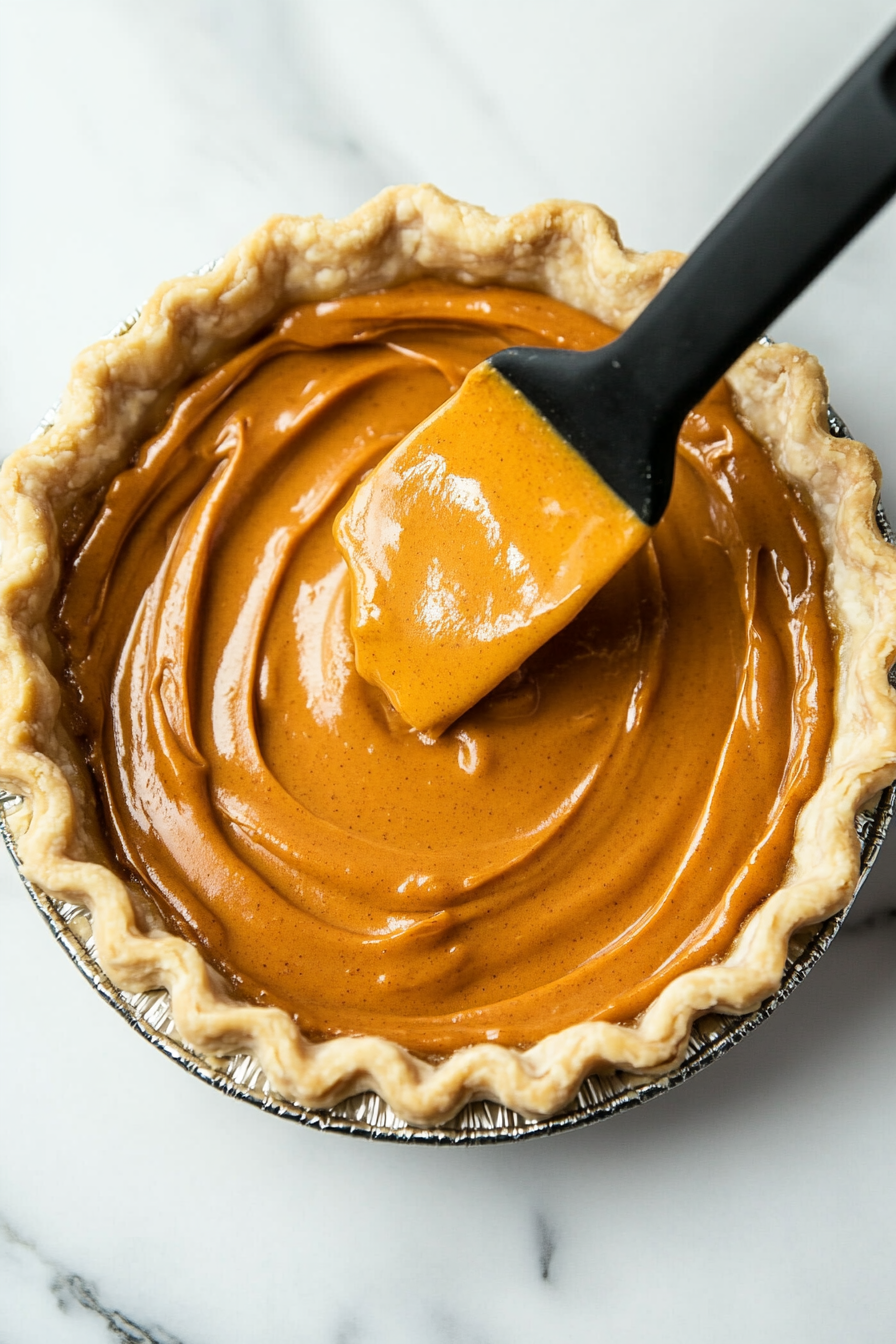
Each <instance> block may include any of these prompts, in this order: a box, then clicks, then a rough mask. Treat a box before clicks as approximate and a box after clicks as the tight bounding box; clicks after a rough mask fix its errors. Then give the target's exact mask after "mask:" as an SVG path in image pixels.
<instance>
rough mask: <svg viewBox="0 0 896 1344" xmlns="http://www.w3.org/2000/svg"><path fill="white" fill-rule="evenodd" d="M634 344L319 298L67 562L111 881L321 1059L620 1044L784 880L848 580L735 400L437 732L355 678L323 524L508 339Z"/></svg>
mask: <svg viewBox="0 0 896 1344" xmlns="http://www.w3.org/2000/svg"><path fill="white" fill-rule="evenodd" d="M613 335H614V333H613V332H612V330H610V329H609V328H607V327H605V326H603V325H601V324H600V323H599V322H596V321H595V320H594V319H592V318H589V317H587V316H585V315H584V314H582V313H579V312H576V311H575V310H573V309H571V308H569V307H567V306H566V305H564V304H562V303H559V302H556V301H554V300H552V299H549V298H545V297H543V296H540V295H536V294H530V293H524V292H521V291H517V290H512V289H503V288H487V289H475V290H470V289H466V288H461V287H456V286H453V285H448V284H442V283H437V282H432V281H427V282H420V283H417V284H411V285H405V286H403V287H401V288H398V289H395V290H391V291H388V292H385V293H381V294H374V295H365V296H361V297H354V298H346V299H342V300H338V301H335V302H328V303H321V304H305V305H301V306H299V307H297V308H295V309H293V310H292V311H290V312H289V313H287V314H286V316H285V317H284V318H282V319H281V320H280V321H279V322H278V323H277V324H276V326H275V327H274V329H273V330H272V331H271V332H270V333H269V334H266V335H264V336H262V337H261V338H259V339H258V340H257V341H256V342H255V343H254V344H253V345H251V346H250V347H248V348H247V349H246V350H244V351H243V352H242V353H240V354H238V355H237V356H235V357H234V358H233V359H231V360H229V361H228V362H227V363H225V364H223V365H222V366H221V367H219V368H217V369H215V370H213V371H212V372H211V373H209V374H208V375H207V376H205V377H203V378H200V379H199V380H198V381H196V382H195V383H194V384H193V385H192V386H190V387H189V388H188V389H187V390H186V391H185V392H184V393H183V394H182V395H181V396H180V397H179V398H178V400H177V403H176V404H175V407H174V410H173V412H172V414H171V417H170V419H169V421H168V423H167V425H166V426H165V428H164V429H163V430H162V432H161V433H160V434H159V435H158V436H156V437H155V438H154V439H152V440H151V441H150V442H148V443H146V444H145V445H144V447H143V448H142V449H141V451H140V453H139V455H138V457H137V459H136V461H135V463H134V465H133V466H131V467H130V468H129V469H128V470H126V471H124V472H122V473H121V475H119V476H118V477H117V478H116V479H115V480H114V481H113V482H112V484H111V485H110V487H109V489H108V490H107V492H106V495H105V498H104V500H103V502H102V505H101V507H100V509H99V512H98V515H97V517H96V519H95V521H94V523H93V526H92V528H91V529H90V531H89V533H88V534H87V536H86V539H85V540H83V542H82V543H81V545H80V547H79V548H78V550H77V551H76V553H75V554H74V556H73V558H72V560H71V563H70V565H69V568H68V572H67V578H66V580H65V584H64V588H63V593H62V599H61V605H60V609H59V617H58V623H57V629H58V632H59V635H60V638H61V640H62V642H63V645H64V647H65V650H66V657H67V665H68V681H69V690H70V693H69V696H68V701H69V706H68V711H67V712H68V714H69V717H70V720H71V724H72V726H73V727H74V729H75V730H76V731H77V732H78V733H79V734H80V735H81V736H82V737H83V738H84V739H85V740H86V743H87V750H88V753H89V759H90V763H91V766H92V769H93V772H94V776H95V779H96V783H97V788H98V792H99V796H100V800H101V805H102V812H103V815H104V819H105V826H106V830H107V833H108V839H109V842H110V845H111V847H112V849H113V850H114V853H115V856H116V858H117V860H118V862H119V863H120V864H121V865H122V866H123V867H124V868H125V869H126V870H127V871H129V872H130V873H132V874H134V875H136V876H137V878H138V879H139V880H140V882H141V883H142V885H143V886H144V887H145V889H146V891H147V892H148V893H149V894H150V895H151V896H152V898H153V899H154V901H155V902H156V904H157V905H158V907H159V909H160V910H161V911H162V913H163V915H164V917H165V919H166V921H167V923H168V924H169V925H170V927H172V928H173V929H175V930H177V931H178V932H180V933H182V934H184V935H185V936H186V937H188V938H190V939H192V940H193V941H194V942H195V943H197V944H198V945H199V946H200V947H201V948H202V949H203V951H204V952H205V954H206V956H207V957H208V959H209V960H210V961H211V962H212V963H213V964H214V965H216V966H217V967H218V968H219V969H220V970H221V971H222V972H223V973H224V975H225V976H226V977H227V979H228V980H229V981H230V983H231V984H232V985H233V987H234V988H235V990H236V991H237V992H238V993H239V994H241V995H242V996H244V997H246V998H248V999H250V1000H253V1001H256V1002H259V1003H266V1004H278V1005H280V1006H281V1007H283V1008H285V1009H287V1010H288V1011H289V1012H291V1013H293V1014H294V1015H295V1017H296V1019H297V1020H298V1022H299V1024H300V1025H301V1027H302V1028H303V1029H304V1030H305V1031H306V1032H308V1033H309V1034H310V1035H311V1036H312V1037H315V1038H321V1037H326V1036H332V1035H339V1034H345V1033H375V1034H378V1035H383V1036H387V1037H389V1038H391V1039H392V1040H394V1041H398V1042H400V1043H402V1044H404V1045H406V1046H408V1047H409V1048H411V1049H412V1050H415V1051H418V1052H420V1053H423V1054H427V1055H437V1054H441V1053H444V1052H447V1051H450V1050H452V1049H455V1048H457V1047H459V1046H463V1045H466V1044H469V1043H471V1042H477V1041H484V1040H492V1041H499V1042H501V1043H504V1044H508V1045H526V1044H529V1043H531V1042H533V1041H536V1040H538V1039H540V1038H542V1037H544V1036H546V1035H548V1034H549V1033H551V1032H553V1031H556V1030H559V1029H561V1028H563V1027H566V1026H569V1025H571V1024H573V1023H576V1022H580V1021H584V1020H586V1019H589V1018H591V1019H593V1018H607V1019H611V1020H618V1021H625V1020H629V1019H631V1018H633V1017H635V1016H636V1015H637V1014H638V1013H639V1012H641V1011H642V1010H643V1009H644V1008H645V1007H646V1006H647V1004H648V1003H649V1002H650V1001H651V999H652V998H653V997H654V996H655V995H656V993H657V991H658V990H659V989H660V988H661V987H662V986H663V985H665V984H666V983H668V982H669V980H671V979H672V978H673V977H674V976H675V975H677V974H679V973H680V972H682V971H684V970H687V969H689V968H692V967H695V966H699V965H702V964H705V963H706V962H708V961H710V960H712V959H713V958H717V957H719V956H721V955H723V954H724V953H725V951H726V950H727V949H728V947H729V946H730V944H731V942H732V940H733V938H734V937H735V935H736V933H737V931H738V929H739V928H740V926H741V924H742V922H743V920H744V918H745V916H746V915H747V914H749V912H750V911H751V910H752V909H754V908H755V906H756V905H757V904H758V903H759V902H760V901H762V899H763V898H764V897H765V896H766V895H767V894H768V893H769V892H770V891H772V890H774V889H775V888H776V887H777V886H778V885H779V884H780V882H781V880H782V878H783V876H784V872H785V868H786V863H787V858H788V855H789V853H790V848H791V842H792V838H793V830H794V824H795V821H796V816H797V813H798V811H799V808H800V806H801V805H802V804H803V802H804V801H805V800H806V799H807V798H808V797H809V795H810V794H811V793H812V792H813V790H814V789H815V788H816V787H817V784H818V782H819V779H820V774H821V770H822V766H823V761H824V756H825V752H826V749H827V744H828V739H829V735H830V729H831V705H832V700H833V695H832V679H833V652H832V647H831V637H830V632H829V628H828V625H827V621H826V617H825V609H824V600H823V579H824V560H823V555H822V551H821V548H820V545H819V541H818V537H817V531H816V528H815V525H814V522H813V519H812V517H811V515H810V513H809V511H808V510H807V509H806V508H805V507H804V506H803V505H802V503H801V502H800V501H799V500H798V499H797V498H796V497H795V496H794V494H793V493H792V491H791V490H790V489H789V488H788V487H787V485H786V483H785V482H784V481H783V480H782V479H781V478H780V476H778V474H777V473H776V472H775V470H774V469H773V468H772V466H771V465H770V463H769V460H768V458H767V457H766V455H765V454H764V452H763V451H762V450H761V449H760V448H759V447H758V446H757V445H756V443H754V442H753V440H752V439H751V438H750V437H749V435H748V434H747V433H746V432H745V431H744V430H743V428H742V427H741V426H740V425H739V423H738V421H737V420H736V418H735V416H734V414H733V411H732V408H731V405H730V401H729V398H728V394H727V392H726V391H725V389H724V388H723V387H722V386H721V385H720V386H719V387H718V388H717V389H716V391H715V392H714V393H713V394H712V396H711V397H709V398H708V399H707V400H706V401H705V402H704V403H702V404H701V405H700V406H699V407H698V408H697V409H696V410H695V411H694V412H693V413H692V414H691V415H690V416H689V417H688V420H687V422H686V424H685V427H684V430H683V432H682V436H681V440H680V445H679V461H678V468H677V476H676V483H675V490H674V494H673V498H672V503H671V505H670V508H669V510H668V512H667V514H666V516H665V517H664V519H663V521H662V523H661V524H660V526H659V527H658V528H657V530H656V532H655V534H654V536H653V537H652V539H651V541H650V542H649V543H648V545H647V546H646V547H645V548H644V549H643V550H642V551H640V552H639V553H638V554H637V555H635V556H634V558H633V559H632V560H631V561H630V562H629V563H628V564H627V565H626V566H625V567H624V568H623V569H622V570H621V571H620V572H619V573H618V574H617V575H616V577H615V578H614V579H613V580H612V581H611V582H610V583H609V584H608V585H607V587H606V588H604V589H603V590H602V591H601V592H600V593H599V594H598V595H597V597H596V598H594V599H593V600H592V601H591V602H590V603H589V604H588V605H587V606H586V607H585V608H584V609H583V610H582V611H581V612H580V613H579V615H578V616H577V617H576V618H575V620H574V621H573V622H572V623H571V624H570V625H568V626H567V627H566V629H565V630H563V631H562V632H561V633H560V634H558V635H556V636H555V637H554V638H553V639H552V640H551V641H550V642H549V643H548V644H546V645H545V646H544V647H543V648H542V649H541V650H540V651H539V652H538V653H537V654H536V655H535V656H534V657H533V658H531V659H530V660H529V661H528V662H527V663H526V664H524V666H523V667H522V668H521V669H520V670H519V671H518V672H516V673H514V674H513V675H512V676H510V677H509V678H507V679H506V680H505V681H504V682H503V683H502V684H501V685H500V686H498V687H497V689H495V690H494V691H492V692H491V693H490V694H489V695H488V696H487V697H486V698H485V699H484V700H483V701H481V702H480V703H479V704H477V705H476V706H475V707H474V708H473V709H472V710H470V711H469V712H468V713H467V714H465V715H464V716H463V717H462V718H460V719H459V720H458V721H457V722H455V723H454V724H453V725H452V726H451V727H450V728H449V729H448V730H447V731H446V732H445V733H444V734H443V735H442V736H441V737H439V738H438V739H434V738H432V737H431V736H428V735H426V734H418V733H416V732H414V731H413V730H411V729H410V728H409V727H408V725H407V724H406V723H405V722H404V720H403V719H402V718H401V717H400V716H399V715H398V714H397V713H396V711H395V710H394V709H393V708H392V706H391V704H390V703H389V702H388V700H387V699H386V697H385V696H384V695H383V693H382V692H381V691H380V690H378V689H376V688H375V687H374V686H371V685H370V684H368V683H367V682H366V681H364V680H362V679H361V678H360V677H359V676H358V674H357V672H356V670H355V665H354V653H353V647H352V641H351V634H350V628H349V585H348V576H347V571H346V568H345V565H344V563H343V561H342V559H341V557H340V554H339V552H338V550H337V548H336V544H335V542H334V540H333V522H334V519H335V517H336V515H337V513H338V512H339V510H340V509H342V508H343V507H344V505H345V504H346V502H347V501H348V499H349V498H350V496H351V494H352V492H353V491H354V489H355V487H356V486H357V484H358V482H359V480H360V479H361V478H362V477H363V475H364V473H365V472H367V471H369V470H370V468H371V467H372V466H373V465H374V464H375V463H376V462H377V461H378V460H379V459H380V458H381V456H382V455H383V454H384V453H385V452H387V451H388V450H389V449H391V448H392V447H393V446H394V445H395V444H396V443H397V442H398V441H399V440H400V439H401V438H403V437H404V436H405V435H406V434H407V433H408V432H409V431H410V430H411V429H412V428H413V427H414V426H415V425H417V424H418V423H419V422H420V421H422V420H423V419H424V418H425V417H426V416H427V415H429V414H430V413H431V412H432V411H433V410H434V409H435V408H436V407H437V406H438V405H439V404H440V403H441V402H442V401H443V400H444V399H445V397H446V396H447V395H448V394H449V393H451V392H453V391H454V390H455V389H456V388H457V387H458V386H459V384H460V382H461V381H462V379H463V377H464V375H465V374H466V373H467V371H468V370H469V369H470V368H471V367H473V366H474V365H476V364H477V363H479V362H480V361H481V360H482V359H484V358H485V357H486V356H487V355H489V354H491V353H492V352H493V351H495V350H497V349H499V348H500V347H502V346H504V345H510V344H558V345H565V346H569V347H571V348H588V347H593V346H596V345H599V344H602V343H603V342H605V341H608V340H610V339H612V337H613Z"/></svg>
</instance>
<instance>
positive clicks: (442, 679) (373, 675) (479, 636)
mask: <svg viewBox="0 0 896 1344" xmlns="http://www.w3.org/2000/svg"><path fill="white" fill-rule="evenodd" d="M894 191H896V29H894V30H893V32H891V33H890V34H889V35H888V36H887V37H886V38H885V39H884V41H883V42H882V43H881V44H880V46H879V47H878V48H877V49H876V51H874V52H873V53H872V55H871V56H870V57H869V58H868V59H867V60H866V61H865V62H864V64H863V65H861V66H860V67H859V69H858V70H856V72H855V73H854V74H853V75H851V76H850V78H849V79H848V80H847V81H846V82H845V84H843V85H842V86H841V88H840V89H839V90H838V91H837V93H835V94H834V96H833V97H832V98H831V99H830V100H829V102H827V103H826V104H825V106H824V107H823V108H822V109H821V111H820V112H818V113H817V114H816V116H815V117H813V118H812V120H811V121H810V122H809V124H808V125H807V126H806V127H805V128H804V129H803V130H802V131H801V132H800V133H799V134H798V135H797V136H796V138H795V139H794V140H793V141H791V143H790V144H789V145H788V146H787V147H786V148H785V149H784V151H783V152H782V153H781V154H780V155H779V156H778V158H777V159H775V161H774V162H773V163H772V165H771V166H770V167H769V168H767V169H766V171H765V172H764V173H763V174H762V176H761V177H760V178H759V179H758V181H756V182H755V183H754V185H753V186H752V187H750V189H749V190H748V191H747V193H746V194H745V195H744V196H743V197H741V199H740V200H739V201H738V203H737V204H736V205H735V206H734V208H733V209H732V210H731V211H729V213H728V214H727V215H726V216H725V218H724V219H723V220H722V221H721V223H719V224H717V225H716V227H715V228H714V229H713V231H712V232H711V233H710V234H709V236H708V237H707V238H706V239H705V240H704V241H703V242H702V243H701V244H700V246H699V247H698V248H697V250H696V252H694V254H693V255H692V256H691V257H690V258H689V259H688V260H687V261H686V262H685V263H684V265H683V266H682V267H681V268H680V270H678V271H677V272H676V274H675V275H674V276H673V277H672V279H671V280H670V281H669V283H668V284H667V285H666V286H665V288H664V289H662V290H661V291H660V293H659V294H657V296H656V297H655V298H654V299H652V300H651V302H650V303H649V304H648V306H647V307H646V308H645V310H644V312H643V313H642V314H641V316H640V317H639V318H638V319H637V321H636V322H634V323H633V325H632V326H631V327H630V328H629V329H628V331H626V332H624V333H623V334H622V335H621V336H619V337H618V338H617V339H616V340H614V341H612V342H611V343H610V344H609V345H607V346H604V347H603V348H601V349H599V350H593V351H587V352H574V351H566V350H556V349H544V348H541V347H538V348H532V347H522V346H520V347H513V348H511V349H507V350H502V351H500V352H499V353H497V354H495V355H492V356H491V358H490V359H488V360H487V361H486V362H485V363H484V364H482V365H479V367H478V368H476V369H474V370H473V371H472V372H471V373H470V374H469V375H468V377H467V379H466V381H465V382H464V383H463V385H462V386H461V388H460V390H459V391H458V392H457V393H455V395H454V396H453V397H452V398H451V399H450V400H449V401H447V402H446V403H445V405H444V406H443V407H441V408H440V409H439V410H438V411H437V412H436V413H435V415H433V416H431V417H430V418H429V419H428V420H427V421H425V422H424V423H423V424H422V425H420V426H418V427H417V429H415V430H414V431H412V433H411V434H409V435H408V437H407V438H406V439H404V440H403V441H402V442H401V443H400V444H399V445H398V446H397V447H396V448H394V449H393V450H392V452H391V453H389V454H388V456H387V457H386V458H385V459H384V460H383V462H382V463H381V464H380V466H378V467H377V468H376V469H375V470H374V472H372V473H371V475H370V476H369V477H368V478H367V479H366V480H365V481H363V482H362V484H361V485H360V486H359V487H358V490H357V491H356V493H355V495H354V496H353V498H352V500H351V501H350V502H349V504H348V505H347V506H346V508H345V509H344V510H343V512H342V514H341V515H340V517H339V519H338V520H337V524H336V528H335V535H336V539H337V542H338V544H339V546H340V548H341V549H342V551H343V554H344V556H345V558H346V561H347V562H348V566H349V572H350V576H351V582H352V613H353V614H352V629H353V633H354V638H355V652H356V662H357V666H358V670H359V671H360V672H361V674H362V676H364V677H366V678H367V679H368V680H369V681H371V682H373V683H374V684H376V685H379V686H380V687H381V688H382V689H383V690H384V691H385V692H386V694H387V696H388V697H389V699H390V700H391V701H392V704H393V705H394V707H395V708H396V709H397V710H398V711H399V713H401V714H402V715H403V717H404V718H405V719H406V720H407V721H408V722H409V723H410V724H412V725H413V726H414V727H415V728H417V729H420V730H425V731H429V732H432V733H438V732H440V731H442V730H443V729H444V727H445V726H446V725H447V724H450V723H452V722H453V721H454V720H455V719H456V718H457V717H458V716H459V715H460V714H462V713H463V712H464V711H465V710H467V709H469V708H470V707H471V706H472V705H473V704H475V703H476V702H477V700H479V699H480V698H481V697H482V696H483V695H485V694H487V693H488V691H489V690H491V689H492V688H493V687H494V686H496V685H498V684H499V682H500V681H501V680H502V679H503V678H504V677H506V676H507V675H508V674H510V673H511V672H513V671H514V670H515V669H516V668H518V667H519V666H520V665H521V663H522V662H523V661H524V659H525V658H527V657H528V656H529V655H530V654H532V653H534V652H535V650H536V649H537V648H538V647H539V646H540V645H541V644H542V643H544V642H545V641H546V640H547V639H549V638H550V637H551V636H552V635H553V634H555V633H556V632H557V631H558V630H559V629H561V628H562V627H563V626H564V625H565V624H566V623H567V622H568V621H570V620H571V619H572V618H573V616H575V615H576V614H577V612H578V611H579V610H581V608H582V606H584V604H585V602H587V601H588V600H589V599H590V598H591V597H592V596H593V595H594V593H595V592H597V591H598V589H599V588H600V587H602V585H603V584H604V583H606V582H607V581H608V580H609V579H610V578H611V577H612V576H613V574H614V573H615V572H616V571H617V570H618V569H620V568H621V566H622V565H623V564H625V562H626V561H627V560H628V559H629V558H630V556H631V555H633V554H634V552H635V551H636V550H637V549H638V548H639V547H640V546H641V545H643V544H644V542H645V541H646V540H647V538H648V537H649V536H650V533H651V529H652V528H653V527H654V526H655V525H656V523H658V522H659V520H660V518H661V516H662V514H663V511H664V510H665V508H666V505H667V503H668V501H669V496H670V493H671V489H672V479H673V473H674V465H675V448H676V440H677V437H678V432H679V430H680V428H681V425H682V422H683V421H684V419H685V416H686V415H687V414H688V412H689V411H690V410H691V408H692V407H693V406H694V405H695V404H696V403H697V402H698V401H699V400H700V399H701V398H702V397H703V396H705V395H706V393H707V392H709V390H710V389H711V388H712V386H713V385H714V384H715V383H716V382H717V381H718V379H719V378H721V377H722V375H723V374H724V373H725V371H726V369H728V368H729V367H730V366H731V364H732V363H733V362H734V361H735V360H736V359H737V357H738V356H739V355H741V354H742V353H743V351H744V350H746V348H747V347H748V346H749V345H750V344H751V343H752V342H753V341H754V340H756V339H757V337H759V336H761V335H762V333H763V332H764V331H765V329H766V327H767V325H768V324H769V323H770V322H771V321H772V320H773V319H774V318H775V317H776V316H777V315H778V314H779V313H780V312H781V311H782V310H783V309H784V308H786V307H787V305H788V304H789V303H791V302H792V300H793V299H795V298H796V296H797V295H798V294H800V293H801V292H802V290H804V289H805V288H806V286H807V285H808V284H809V283H810V282H811V281H812V280H813V279H814V278H815V276H816V275H818V273H819V272H820V271H821V270H823V268H824V267H825V266H826V265H827V264H828V262H830V261H831V259H832V258H833V257H835V256H836V255H837V253H838V252H840V251H841V250H842V248H844V247H845V246H846V244H847V243H848V242H849V241H850V239H851V238H853V237H854V235H855V234H856V233H858V231H859V230H860V229H861V228H862V226H863V225H864V224H866V223H867V221H868V220H869V219H870V218H871V217H872V215H874V214H875V213H876V212H877V211H878V210H880V208H881V207H882V206H883V205H884V204H885V203H886V201H887V200H888V199H889V198H890V196H891V195H892V194H893V192H894ZM564 464H566V465H564ZM586 464H587V465H586ZM555 468H556V470H555ZM589 468H590V469H591V470H589ZM539 473H540V474H539ZM558 473H559V474H558ZM536 477H537V479H533V478H536ZM561 478H563V480H564V482H565V485H564V487H563V488H560V487H559V486H558V487H556V489H555V484H554V483H555V482H556V481H557V480H559V479H561ZM424 479H425V480H426V481H427V482H433V481H441V482H443V483H445V484H444V487H443V490H442V495H441V496H440V495H439V493H438V490H435V493H433V490H430V492H429V494H427V495H426V496H425V497H424V494H421V493H418V494H416V495H415V494H414V490H415V489H417V490H418V491H419V482H420V481H421V480H424ZM542 481H544V482H545V485H544V489H539V488H537V487H538V486H539V485H540V483H541V482H542ZM517 482H519V483H520V485H519V488H516V483H517ZM549 495H550V498H548V496H549ZM561 496H562V498H561ZM474 497H475V498H474ZM458 501H459V502H458ZM474 504H475V508H474ZM539 509H540V510H541V511H540V512H539ZM471 517H472V518H473V524H470V525H471V526H473V525H474V524H475V526H478V527H479V532H481V538H479V533H475V535H474V533H471V532H470V530H469V526H468V523H469V520H470V518H471ZM477 520H478V521H477ZM558 520H559V521H558ZM570 520H572V522H570ZM561 523H562V525H563V526H564V527H566V529H567V530H566V532H565V533H561V532H560V531H558V529H559V527H560V525H561ZM558 536H559V537H560V538H561V540H560V542H559V543H558V540H557V538H558ZM471 538H472V539H471ZM477 538H479V540H477ZM396 539H397V540H396ZM508 542H512V545H511V546H509V548H508V544H507V543H508ZM396 547H397V549H396ZM551 547H553V549H551ZM477 548H478V549H477ZM502 548H503V549H502ZM564 548H565V549H564ZM509 557H512V563H511V561H510V559H509ZM539 565H540V569H539ZM518 576H522V578H520V579H519V581H517V578H518ZM536 576H538V577H537V580H536ZM523 580H525V581H523ZM435 589H438V591H437V592H436V591H435ZM436 599H438V600H436Z"/></svg>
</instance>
